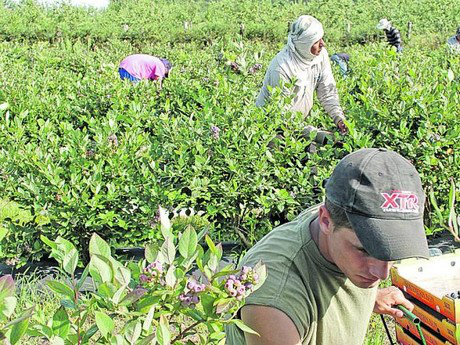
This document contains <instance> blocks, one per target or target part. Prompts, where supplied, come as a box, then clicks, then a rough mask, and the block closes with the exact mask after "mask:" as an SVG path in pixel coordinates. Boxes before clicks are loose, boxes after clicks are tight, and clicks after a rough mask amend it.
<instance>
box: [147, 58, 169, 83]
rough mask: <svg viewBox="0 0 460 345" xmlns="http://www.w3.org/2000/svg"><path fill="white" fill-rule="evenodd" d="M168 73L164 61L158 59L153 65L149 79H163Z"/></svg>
mask: <svg viewBox="0 0 460 345" xmlns="http://www.w3.org/2000/svg"><path fill="white" fill-rule="evenodd" d="M165 73H166V68H165V66H164V65H163V62H161V60H160V61H158V62H156V63H155V64H153V66H152V72H151V73H150V77H149V79H151V80H158V79H163V78H164V76H165Z"/></svg>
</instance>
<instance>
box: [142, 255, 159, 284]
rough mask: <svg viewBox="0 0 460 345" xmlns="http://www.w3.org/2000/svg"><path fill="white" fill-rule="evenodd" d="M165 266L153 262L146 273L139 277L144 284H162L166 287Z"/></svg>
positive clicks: (145, 269)
mask: <svg viewBox="0 0 460 345" xmlns="http://www.w3.org/2000/svg"><path fill="white" fill-rule="evenodd" d="M163 278H164V269H163V265H162V263H161V262H159V261H155V262H152V263H151V264H149V265H148V266H147V267H146V268H144V272H143V273H142V274H141V275H140V276H139V280H140V281H141V283H142V284H152V283H153V284H160V285H165V280H164V279H163Z"/></svg>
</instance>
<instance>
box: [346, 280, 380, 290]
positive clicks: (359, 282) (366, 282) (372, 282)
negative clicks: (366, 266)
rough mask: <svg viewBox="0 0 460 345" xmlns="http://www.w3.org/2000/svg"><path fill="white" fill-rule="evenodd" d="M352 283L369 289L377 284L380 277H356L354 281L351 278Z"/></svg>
mask: <svg viewBox="0 0 460 345" xmlns="http://www.w3.org/2000/svg"><path fill="white" fill-rule="evenodd" d="M352 283H353V284H355V285H356V286H357V287H359V288H361V289H371V288H373V287H376V286H377V285H379V283H380V279H377V280H372V279H366V278H362V277H357V278H356V279H355V281H353V280H352Z"/></svg>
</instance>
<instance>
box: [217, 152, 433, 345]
mask: <svg viewBox="0 0 460 345" xmlns="http://www.w3.org/2000/svg"><path fill="white" fill-rule="evenodd" d="M424 199H425V196H424V193H423V189H422V185H421V182H420V177H419V174H418V173H417V171H416V170H415V168H414V167H413V166H412V164H410V163H409V162H408V161H407V160H406V159H404V158H403V157H401V156H400V155H399V154H397V153H395V152H392V151H387V150H386V149H361V150H359V151H356V152H354V153H352V154H349V155H347V156H346V157H345V158H343V159H342V160H341V161H340V162H339V164H338V165H337V167H336V168H335V170H334V172H333V173H332V175H331V177H330V179H329V180H328V181H327V183H326V201H325V204H321V205H317V206H314V207H312V208H310V209H308V210H306V211H304V212H303V213H302V214H300V215H299V216H298V217H297V218H296V219H295V220H294V221H292V222H290V223H287V224H284V225H282V226H280V227H278V228H276V229H274V230H273V231H272V232H270V233H269V234H268V235H266V236H265V237H264V238H263V239H262V240H261V241H260V242H258V243H257V244H256V245H255V246H254V247H253V248H252V249H251V250H249V251H248V253H247V254H246V256H245V258H244V259H243V262H242V264H243V265H255V264H256V263H257V262H258V261H259V260H261V261H262V262H263V263H264V264H265V265H266V267H267V274H268V276H267V279H266V281H265V283H264V284H263V285H262V286H261V287H260V289H258V290H257V291H255V292H254V293H253V294H251V295H250V296H249V297H248V298H247V299H246V305H245V306H244V307H243V308H242V309H241V311H240V312H241V313H240V314H241V318H242V320H243V321H244V323H245V324H246V325H248V326H249V327H250V328H252V329H253V330H255V331H256V332H258V334H259V335H260V336H257V335H253V334H248V333H243V332H242V331H241V330H239V329H238V328H236V327H235V326H233V325H232V326H229V327H228V328H227V329H226V333H227V344H229V345H240V344H248V345H261V344H264V345H295V344H308V345H343V344H347V345H361V344H362V343H363V341H364V338H365V334H366V330H367V326H368V322H369V318H370V316H371V313H372V311H374V312H376V313H381V314H389V315H392V316H398V317H400V316H402V312H401V311H400V310H398V309H396V308H394V306H395V305H398V304H402V305H404V306H405V307H406V308H408V309H409V310H412V309H413V305H412V304H411V303H410V302H409V301H408V300H406V299H405V298H404V296H403V294H402V292H401V291H400V290H398V289H397V288H395V287H390V288H385V289H378V285H379V282H380V281H381V280H383V279H386V278H387V277H388V275H389V270H390V267H391V265H392V263H393V261H396V260H400V259H405V258H410V257H422V258H427V257H428V245H427V241H426V237H425V232H424V227H423V208H424Z"/></svg>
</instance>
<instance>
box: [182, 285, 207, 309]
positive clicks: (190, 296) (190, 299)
mask: <svg viewBox="0 0 460 345" xmlns="http://www.w3.org/2000/svg"><path fill="white" fill-rule="evenodd" d="M205 289H206V285H204V284H201V283H199V282H197V281H195V280H189V281H188V282H187V290H188V291H187V292H185V293H183V294H180V295H179V300H180V301H181V302H182V304H183V305H184V306H186V307H190V308H194V307H195V305H196V304H198V303H199V302H200V297H199V296H198V294H199V293H201V292H203V291H204V290H205Z"/></svg>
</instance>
